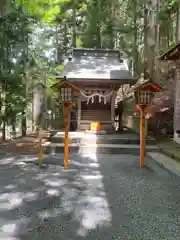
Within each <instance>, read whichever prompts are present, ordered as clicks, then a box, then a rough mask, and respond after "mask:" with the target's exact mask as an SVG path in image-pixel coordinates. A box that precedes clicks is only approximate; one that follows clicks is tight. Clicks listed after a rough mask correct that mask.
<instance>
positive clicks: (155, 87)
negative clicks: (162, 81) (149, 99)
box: [131, 74, 163, 92]
mask: <svg viewBox="0 0 180 240" xmlns="http://www.w3.org/2000/svg"><path fill="white" fill-rule="evenodd" d="M143 89H144V90H150V91H152V92H161V91H163V88H162V87H161V86H160V85H159V84H158V83H157V82H156V81H155V80H152V79H144V75H143V74H142V75H141V77H140V79H139V80H138V81H137V83H136V84H135V85H134V86H133V87H132V88H131V90H132V91H134V92H135V91H140V90H143Z"/></svg>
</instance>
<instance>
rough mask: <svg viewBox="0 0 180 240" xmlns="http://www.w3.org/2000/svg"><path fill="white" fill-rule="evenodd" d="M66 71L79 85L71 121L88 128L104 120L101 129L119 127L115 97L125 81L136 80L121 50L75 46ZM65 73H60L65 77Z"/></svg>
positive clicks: (131, 81) (65, 67) (132, 82)
mask: <svg viewBox="0 0 180 240" xmlns="http://www.w3.org/2000/svg"><path fill="white" fill-rule="evenodd" d="M62 75H64V76H66V77H67V80H69V81H70V82H72V83H73V84H74V85H76V86H78V88H79V89H80V92H78V93H76V94H77V95H76V96H75V99H76V100H75V101H74V105H73V108H72V110H71V114H70V117H69V118H70V119H69V120H70V121H69V122H70V125H73V126H76V127H74V130H88V129H89V128H90V125H91V122H100V125H101V130H106V131H107V132H108V131H109V132H110V131H112V130H115V99H116V96H117V91H118V90H119V88H120V87H121V86H122V85H123V84H127V83H128V84H130V85H132V84H134V83H135V82H136V79H135V78H134V77H132V75H131V73H130V71H129V68H128V63H127V60H126V59H124V58H123V56H122V53H120V52H119V51H118V50H104V49H83V48H81V49H76V48H75V49H73V52H72V56H71V57H69V59H68V61H67V62H66V64H65V65H64V70H63V71H62ZM61 79H62V76H59V77H58V76H57V80H60V81H61Z"/></svg>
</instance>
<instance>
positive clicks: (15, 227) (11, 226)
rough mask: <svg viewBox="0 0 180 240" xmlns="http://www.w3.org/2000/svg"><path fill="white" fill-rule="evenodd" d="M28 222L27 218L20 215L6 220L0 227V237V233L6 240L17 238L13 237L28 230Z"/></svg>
mask: <svg viewBox="0 0 180 240" xmlns="http://www.w3.org/2000/svg"><path fill="white" fill-rule="evenodd" d="M28 223H29V220H28V219H27V218H25V217H21V218H20V219H16V220H11V221H7V222H6V223H5V224H3V225H2V226H1V228H0V239H2V238H1V234H2V233H3V235H4V237H6V239H7V240H11V239H12V240H15V239H19V238H14V237H16V236H19V235H23V234H25V233H26V232H27V231H28V228H27V226H28Z"/></svg>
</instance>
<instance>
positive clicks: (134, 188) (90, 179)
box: [0, 154, 180, 240]
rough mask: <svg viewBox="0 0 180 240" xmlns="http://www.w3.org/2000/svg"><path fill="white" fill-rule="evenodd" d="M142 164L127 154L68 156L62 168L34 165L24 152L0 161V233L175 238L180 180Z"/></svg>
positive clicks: (34, 237)
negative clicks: (144, 166) (65, 165)
mask: <svg viewBox="0 0 180 240" xmlns="http://www.w3.org/2000/svg"><path fill="white" fill-rule="evenodd" d="M29 158H30V157H29ZM58 161H61V162H62V156H57V157H56V159H55V157H54V158H53V159H52V158H51V159H47V162H51V163H57V162H58ZM146 163H148V167H147V168H144V169H139V168H137V167H136V166H137V164H138V159H137V157H136V156H133V155H115V154H114V155H107V154H106V155H99V156H97V157H96V156H94V157H93V156H91V157H90V156H84V157H80V156H78V155H71V156H70V165H69V169H68V170H64V168H63V167H61V166H60V165H59V166H58V165H54V164H52V165H47V166H45V167H44V168H42V169H39V168H37V167H36V166H35V165H34V164H32V163H31V162H29V161H28V158H27V159H25V156H22V157H20V156H17V157H16V158H13V157H9V158H6V159H2V160H1V162H0V239H1V240H5V239H6V240H18V239H19V240H41V239H42V240H46V239H48V240H52V239H53V240H56V239H57V240H65V239H67V240H78V239H79V240H81V239H86V240H101V239H102V240H106V239H107V240H118V239H125V240H128V239H131V240H136V239H137V240H150V239H152V240H171V239H172V240H174V239H180V179H178V177H176V176H175V175H173V174H170V173H169V172H167V171H166V170H165V169H162V168H160V167H159V166H158V165H157V164H156V163H155V162H154V161H152V160H151V159H146Z"/></svg>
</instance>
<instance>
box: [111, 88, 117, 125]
mask: <svg viewBox="0 0 180 240" xmlns="http://www.w3.org/2000/svg"><path fill="white" fill-rule="evenodd" d="M115 99H116V92H115V91H114V93H113V95H112V97H111V123H112V128H114V118H115Z"/></svg>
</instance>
